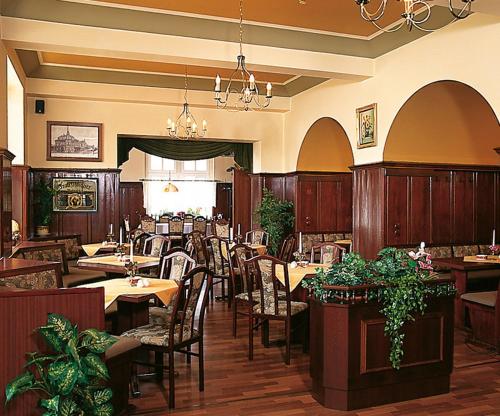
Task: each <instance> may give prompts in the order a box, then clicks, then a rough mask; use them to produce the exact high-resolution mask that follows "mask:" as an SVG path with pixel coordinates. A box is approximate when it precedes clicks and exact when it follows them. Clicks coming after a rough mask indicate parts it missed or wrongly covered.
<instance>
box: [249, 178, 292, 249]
mask: <svg viewBox="0 0 500 416" xmlns="http://www.w3.org/2000/svg"><path fill="white" fill-rule="evenodd" d="M255 215H256V217H257V218H258V221H259V222H260V225H261V227H262V229H263V230H264V231H266V232H267V233H268V235H269V241H268V251H269V253H270V254H272V255H277V254H278V251H279V247H280V245H281V243H282V242H283V240H284V238H285V237H286V236H287V235H288V234H289V233H290V232H291V231H292V230H293V226H294V223H295V216H294V215H293V203H292V202H290V201H281V200H280V199H278V198H276V197H275V196H274V194H273V193H272V192H271V191H270V190H268V189H267V188H264V189H263V196H262V201H261V203H260V205H259V206H258V207H257V209H256V210H255Z"/></svg>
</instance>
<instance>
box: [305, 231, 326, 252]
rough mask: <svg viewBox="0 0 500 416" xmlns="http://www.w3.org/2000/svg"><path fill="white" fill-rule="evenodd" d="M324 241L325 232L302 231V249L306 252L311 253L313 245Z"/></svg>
mask: <svg viewBox="0 0 500 416" xmlns="http://www.w3.org/2000/svg"><path fill="white" fill-rule="evenodd" d="M322 242H323V234H305V233H302V249H303V251H304V253H305V254H310V253H311V250H312V247H313V246H315V245H317V244H318V243H322Z"/></svg>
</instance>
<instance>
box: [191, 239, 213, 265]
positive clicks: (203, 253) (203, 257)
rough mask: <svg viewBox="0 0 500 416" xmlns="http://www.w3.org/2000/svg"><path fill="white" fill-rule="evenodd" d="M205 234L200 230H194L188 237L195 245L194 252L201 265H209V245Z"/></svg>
mask: <svg viewBox="0 0 500 416" xmlns="http://www.w3.org/2000/svg"><path fill="white" fill-rule="evenodd" d="M203 238H204V235H203V234H202V233H201V232H199V231H192V232H191V233H189V234H188V239H189V241H191V243H192V244H193V247H194V254H195V259H196V262H197V263H198V264H199V265H202V266H206V265H208V254H207V246H206V244H205V242H204V241H203Z"/></svg>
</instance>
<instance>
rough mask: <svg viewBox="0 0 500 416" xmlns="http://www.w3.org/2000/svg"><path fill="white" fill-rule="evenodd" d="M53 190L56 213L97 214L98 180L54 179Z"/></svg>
mask: <svg viewBox="0 0 500 416" xmlns="http://www.w3.org/2000/svg"><path fill="white" fill-rule="evenodd" d="M52 189H53V190H54V192H55V194H54V197H53V211H54V212H97V195H98V193H97V192H98V184H97V179H95V178H69V177H64V178H53V179H52Z"/></svg>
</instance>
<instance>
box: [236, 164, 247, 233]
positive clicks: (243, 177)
mask: <svg viewBox="0 0 500 416" xmlns="http://www.w3.org/2000/svg"><path fill="white" fill-rule="evenodd" d="M251 185H252V184H251V180H250V175H249V174H248V173H246V172H244V171H242V170H238V169H235V170H234V171H233V218H232V222H233V224H241V232H242V234H243V235H244V234H245V233H246V232H247V231H249V230H250V229H251V227H252V208H251V207H252V204H251V198H252V192H251Z"/></svg>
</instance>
